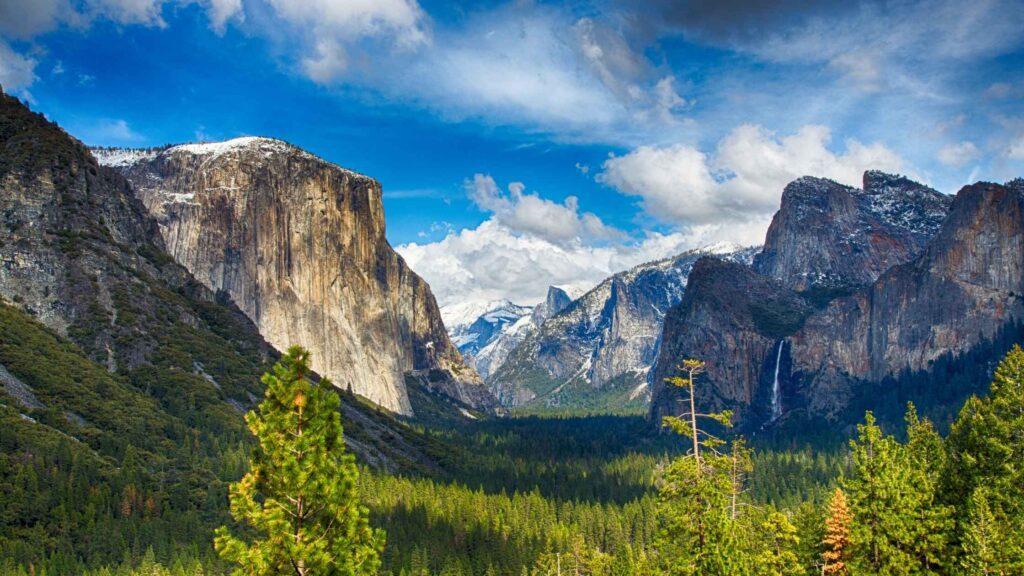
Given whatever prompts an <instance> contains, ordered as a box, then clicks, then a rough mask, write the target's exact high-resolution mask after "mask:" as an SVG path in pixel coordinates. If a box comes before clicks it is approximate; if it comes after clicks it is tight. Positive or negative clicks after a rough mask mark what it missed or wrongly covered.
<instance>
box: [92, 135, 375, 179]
mask: <svg viewBox="0 0 1024 576" xmlns="http://www.w3.org/2000/svg"><path fill="white" fill-rule="evenodd" d="M91 151H92V154H93V156H95V157H96V161H97V162H99V163H100V164H101V165H103V166H110V167H113V168H126V167H129V166H133V165H135V164H138V163H139V162H143V161H150V160H153V159H154V158H156V157H157V156H161V155H171V154H178V153H185V154H193V155H195V156H202V157H203V158H204V160H214V159H216V158H220V157H221V156H224V155H226V154H231V153H233V152H242V151H245V152H251V151H257V152H260V153H261V155H262V156H263V157H264V158H269V157H271V156H272V155H274V154H287V153H294V154H298V155H301V156H304V157H306V158H313V159H316V160H319V161H321V162H324V163H326V164H330V165H331V166H334V167H336V168H338V169H339V170H342V171H344V172H347V173H349V174H352V175H353V176H358V177H361V178H368V177H367V176H364V175H363V174H360V173H358V172H355V171H353V170H349V169H348V168H345V167H344V166H339V165H337V164H335V163H333V162H328V161H327V160H324V159H323V158H320V157H319V156H316V155H315V154H312V153H310V152H307V151H305V150H303V149H302V148H299V147H298V146H294V145H292V144H289V143H287V142H285V141H284V140H278V139H276V138H267V137H266V136H242V137H239V138H232V139H230V140H224V141H221V142H198V143H191V144H177V145H175V146H169V147H167V148H93V149H92V150H91Z"/></svg>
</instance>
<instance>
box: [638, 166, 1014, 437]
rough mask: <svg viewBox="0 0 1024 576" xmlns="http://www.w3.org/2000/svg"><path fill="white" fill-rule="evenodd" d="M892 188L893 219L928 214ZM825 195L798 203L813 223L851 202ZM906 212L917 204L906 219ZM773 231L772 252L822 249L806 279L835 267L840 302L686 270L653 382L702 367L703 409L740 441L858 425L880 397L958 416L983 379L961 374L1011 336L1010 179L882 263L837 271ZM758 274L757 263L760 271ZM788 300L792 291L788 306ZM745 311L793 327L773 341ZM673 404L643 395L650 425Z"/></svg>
mask: <svg viewBox="0 0 1024 576" xmlns="http://www.w3.org/2000/svg"><path fill="white" fill-rule="evenodd" d="M872 178H875V179H877V180H878V181H883V180H884V181H887V182H889V181H891V179H887V180H886V179H883V178H882V177H881V176H878V175H877V174H876V173H868V175H866V177H865V181H866V183H867V187H868V188H869V189H870V188H871V184H870V182H871V179H872ZM807 180H808V179H806V178H805V179H801V180H800V181H798V183H797V184H800V183H806V181H807ZM819 182H820V181H819ZM897 183H898V184H899V189H900V190H903V192H901V193H902V194H906V190H907V189H911V193H909V195H908V196H906V200H907V204H906V205H903V206H901V210H902V213H904V214H911V215H913V214H917V215H920V214H937V212H935V210H936V208H935V206H936V203H935V202H934V200H935V199H934V197H933V194H932V192H931V191H928V190H927V189H923V190H922V189H920V188H917V189H914V188H912V187H910V186H909V184H907V183H906V182H905V181H902V180H898V181H897ZM800 186H802V184H800ZM800 186H797V187H798V188H799V187H800ZM836 186H837V185H833V184H828V185H826V186H824V187H823V188H819V189H818V193H819V195H817V196H815V195H811V196H809V197H808V198H809V199H808V200H807V202H808V203H810V204H812V205H813V206H818V207H821V208H822V210H820V211H818V212H817V213H819V214H820V213H836V212H842V210H835V209H832V208H830V207H829V206H828V204H827V203H828V202H837V203H839V204H843V203H846V202H848V200H849V198H850V197H851V196H850V193H849V189H847V190H845V191H844V190H839V189H838V188H836ZM792 187H793V185H791V187H790V188H792ZM796 199H797V197H796V196H795V195H794V194H793V193H790V194H789V198H788V202H790V205H789V206H788V207H787V209H786V210H783V211H780V214H782V212H786V211H787V210H788V212H789V213H790V214H793V213H804V214H806V213H807V210H804V209H802V208H800V207H799V206H798V204H799V202H796ZM786 201H787V200H784V203H785V202H786ZM915 202H921V203H922V204H921V206H915V205H914V203H915ZM942 205H943V206H945V204H944V203H942ZM903 220H904V221H913V220H914V218H912V217H910V216H907V217H906V218H904V219H903ZM785 221H786V216H784V215H783V216H778V217H777V218H776V221H775V223H774V224H773V226H774V227H775V228H776V230H775V234H776V240H778V239H779V237H780V236H779V226H781V224H780V222H785ZM930 221H931V220H930V219H929V220H928V222H930ZM787 226H788V227H789V230H788V231H787V232H786V234H785V236H786V237H789V238H790V239H789V240H787V241H786V242H782V243H781V244H780V243H778V242H776V244H775V245H776V246H779V245H787V246H791V247H792V246H798V247H800V246H803V247H809V246H812V245H816V244H819V243H824V244H825V245H823V246H819V247H817V248H816V252H815V254H816V255H815V254H811V255H809V256H808V262H811V263H812V265H809V266H808V267H807V268H806V270H813V269H814V266H813V262H815V261H817V262H820V263H824V262H830V261H831V260H832V259H839V260H841V263H840V265H838V266H836V267H835V270H838V271H839V273H838V274H836V275H832V276H828V277H829V278H844V279H846V280H843V282H844V283H845V284H844V286H845V288H844V290H845V291H849V292H850V294H849V295H847V296H841V295H840V294H837V293H832V294H830V295H829V299H828V300H830V301H828V302H827V303H826V300H823V299H821V298H820V295H821V294H822V293H821V292H817V291H815V290H814V288H815V287H814V286H810V287H808V286H807V285H806V284H805V283H803V280H804V279H806V278H809V276H807V275H802V273H801V274H795V275H785V274H784V275H782V276H783V277H784V278H783V279H781V280H776V279H774V278H770V277H768V276H767V275H763V276H762V275H757V274H755V273H754V272H753V271H751V270H745V269H739V268H735V269H731V270H729V269H726V268H725V267H724V265H721V264H719V265H698V266H697V267H695V269H694V271H693V273H691V277H690V287H689V289H688V290H687V295H686V297H684V299H683V301H682V302H681V303H680V305H679V306H678V307H676V308H675V309H673V310H672V312H671V313H670V314H669V319H668V321H666V331H665V335H664V343H663V345H662V355H661V356H660V357H659V360H658V364H657V366H658V368H657V369H656V373H655V379H656V381H660V380H662V379H663V378H664V377H667V376H670V375H671V367H672V366H674V365H675V364H676V363H678V362H679V361H680V360H681V359H682V358H685V357H699V358H701V359H703V360H705V361H706V362H708V365H709V368H708V384H709V385H708V387H707V389H708V392H707V395H706V396H705V397H704V398H703V401H704V402H705V403H707V404H709V405H716V406H719V407H723V406H725V407H732V408H734V409H737V412H738V414H737V415H738V420H739V421H740V423H741V425H744V426H747V427H748V428H749V427H755V426H762V425H765V424H768V423H772V422H774V421H775V420H776V419H777V418H779V417H780V416H785V415H788V414H790V413H792V412H798V413H800V414H801V415H802V417H806V418H812V419H813V418H824V419H829V420H833V421H843V422H850V421H853V420H856V419H859V418H860V417H861V416H862V415H863V410H864V409H874V408H877V407H879V406H880V405H881V403H882V402H883V400H882V398H883V397H885V398H886V399H887V400H886V401H889V400H892V399H898V401H899V402H904V401H906V400H914V401H915V402H918V403H919V404H925V405H931V406H935V407H936V411H935V413H937V414H943V415H948V414H950V413H951V409H950V407H948V406H944V404H950V405H959V402H962V400H963V398H965V397H966V396H967V395H968V394H970V393H972V392H975V391H976V390H977V388H978V386H980V385H981V384H983V383H984V381H986V378H987V377H988V374H987V373H986V370H987V368H986V369H981V370H980V371H979V370H975V369H974V368H973V367H971V366H967V365H966V364H965V363H968V362H969V363H973V364H976V365H981V366H982V367H983V368H984V367H985V366H988V365H989V364H990V362H989V360H991V359H988V358H986V355H990V356H992V357H993V358H995V357H998V355H999V354H1001V353H1002V352H1005V350H1003V348H1006V347H1007V346H1008V342H1010V341H1012V339H1013V335H1014V334H1017V333H1018V332H1020V329H1019V328H1020V326H1021V325H1022V322H1024V301H1022V294H1024V272H1022V270H1024V186H1022V181H1021V180H1019V179H1018V180H1015V181H1013V182H1010V183H1008V184H1006V185H1003V186H1001V185H998V184H990V183H978V184H975V185H973V186H967V187H965V188H963V189H962V190H961V191H960V192H959V193H958V194H957V196H956V197H955V199H952V200H951V202H950V204H949V207H948V216H947V217H946V218H945V219H943V221H942V223H941V225H940V226H939V227H938V228H937V229H936V230H935V231H934V232H933V233H932V234H929V235H928V237H927V239H926V240H923V238H924V237H923V236H921V237H913V236H905V237H904V240H906V239H907V238H909V239H910V240H912V241H909V242H903V241H901V242H892V241H886V242H884V243H883V245H885V246H888V247H890V248H893V247H896V248H897V249H895V250H890V251H889V252H885V251H881V252H880V251H877V250H874V251H873V250H871V249H866V250H863V251H854V252H852V253H851V254H849V255H848V256H844V257H840V256H839V255H840V254H845V252H844V250H845V249H846V247H848V245H846V244H843V242H845V240H836V239H834V238H833V239H829V238H828V236H827V235H825V236H823V229H822V228H821V227H818V226H810V225H808V226H804V227H802V228H801V227H798V226H793V225H792V224H790V225H787ZM913 228H914V229H915V230H925V229H926V228H922V227H919V226H914V227H913ZM772 234H773V232H769V236H771V235H772ZM843 238H844V239H845V238H848V236H843ZM890 239H891V237H890ZM836 242H838V243H839V244H840V246H839V247H838V248H837V247H836V246H835V245H834V244H835V243H836ZM922 242H923V243H922ZM829 243H832V245H830V244H829ZM919 243H920V244H921V245H920V248H917V247H916V246H918V244H919ZM767 252H768V248H767V246H766V253H767ZM914 252H916V255H914V256H913V257H912V258H910V259H909V260H906V261H904V262H900V260H902V259H903V258H904V257H905V256H907V255H911V254H913V253H914ZM799 253H801V252H800V250H796V252H794V254H799ZM823 255H824V256H823ZM819 256H820V257H821V258H819V259H818V260H815V258H818V257H819ZM893 260H896V261H897V263H895V264H893V265H891V266H889V267H888V268H887V269H886V270H884V271H881V272H880V273H879V274H878V276H877V278H876V279H874V280H872V281H871V282H869V283H868V284H866V285H865V286H862V287H860V288H857V289H855V290H851V289H850V288H849V286H850V285H851V284H852V283H855V282H857V281H861V280H857V279H858V278H859V279H866V278H870V277H872V276H874V275H875V274H876V271H878V270H879V268H880V267H881V266H884V265H885V263H887V262H891V261H893ZM768 261H771V260H770V259H769V260H768ZM784 261H791V262H799V258H797V257H795V256H792V255H791V256H790V257H787V258H785V259H781V260H779V259H777V260H775V262H776V263H778V262H784ZM765 262H766V260H765V259H764V257H763V255H762V256H759V260H758V263H759V264H760V265H761V267H762V268H763V267H764V266H765ZM699 264H700V263H699ZM823 265H824V264H823ZM791 269H795V268H791ZM794 279H796V280H794ZM849 279H854V280H853V281H850V282H847V280H849ZM786 284H788V286H787V285H786ZM832 286H833V287H834V286H837V285H832ZM702 287H706V288H702ZM793 288H805V290H804V292H802V293H798V292H795V291H794V290H793ZM777 304H778V305H777ZM812 306H815V307H816V308H812ZM758 307H761V308H765V307H767V308H770V309H773V310H775V311H776V313H781V314H783V316H784V317H785V318H799V319H800V321H799V322H789V321H788V320H784V321H781V322H774V323H772V325H773V329H766V327H765V326H764V324H763V322H761V323H760V325H759V323H758V321H757V317H758V315H759V313H758V312H756V309H757V308H758ZM776 374H778V377H777V378H776ZM975 380H978V382H974V381H975ZM676 400H677V395H675V394H674V392H673V391H672V390H666V389H665V388H664V386H663V385H662V386H661V388H660V389H658V390H656V392H655V399H654V401H653V403H652V412H651V414H652V416H655V417H660V416H662V415H665V414H667V413H670V412H671V411H672V410H673V409H674V406H675V402H676ZM773 402H774V403H775V407H774V408H773ZM776 410H777V411H776ZM852 412H857V413H856V414H854V413H852Z"/></svg>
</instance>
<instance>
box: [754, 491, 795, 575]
mask: <svg viewBox="0 0 1024 576" xmlns="http://www.w3.org/2000/svg"><path fill="white" fill-rule="evenodd" d="M758 516H761V518H759V519H758V525H757V526H753V527H751V528H750V529H749V532H748V536H752V537H753V538H754V541H753V542H751V544H753V554H752V555H751V559H752V565H751V566H750V570H749V572H748V573H749V574H757V575H758V576H801V575H803V574H806V571H805V570H804V567H803V566H802V565H801V564H800V558H799V557H797V554H796V548H797V546H798V545H799V544H800V538H799V536H797V533H796V528H795V527H794V526H793V524H792V523H790V521H789V518H787V517H786V515H785V514H782V513H781V512H779V511H777V510H775V509H774V508H770V509H769V510H767V511H766V512H765V513H763V514H758Z"/></svg>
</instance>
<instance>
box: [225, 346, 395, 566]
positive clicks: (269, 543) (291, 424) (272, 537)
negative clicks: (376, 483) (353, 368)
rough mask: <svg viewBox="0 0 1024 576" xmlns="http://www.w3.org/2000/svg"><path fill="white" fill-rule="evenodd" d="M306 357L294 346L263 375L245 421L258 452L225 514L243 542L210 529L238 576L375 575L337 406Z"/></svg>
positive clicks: (376, 538)
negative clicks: (260, 395) (262, 390)
mask: <svg viewBox="0 0 1024 576" xmlns="http://www.w3.org/2000/svg"><path fill="white" fill-rule="evenodd" d="M309 373H310V368H309V353H308V352H306V351H305V350H303V349H302V348H299V347H292V348H290V349H289V350H288V353H287V354H285V355H284V356H283V357H282V358H281V360H280V361H279V362H278V363H277V364H275V365H274V368H273V371H272V372H268V373H266V374H264V376H263V384H264V385H265V386H266V397H265V399H264V400H263V402H262V403H261V404H260V406H259V412H258V413H257V412H250V413H249V414H247V415H246V418H245V420H246V422H247V423H248V424H249V430H250V431H252V434H253V435H254V436H255V437H256V440H257V442H258V443H259V448H258V449H257V450H256V451H254V453H253V458H252V461H251V463H250V470H249V472H248V473H246V475H245V476H244V477H243V478H242V480H241V481H239V482H238V483H236V484H232V486H231V515H232V517H234V519H235V520H236V521H238V522H240V523H242V524H243V525H245V526H247V527H250V528H251V529H252V530H253V531H254V532H255V533H256V534H257V536H256V538H255V539H254V540H253V541H251V542H246V541H244V540H243V539H241V538H238V537H236V536H233V535H232V534H231V532H230V530H229V529H228V528H227V527H221V528H219V529H218V530H217V537H216V539H215V541H214V544H215V547H216V549H217V551H218V552H219V553H220V555H221V556H223V557H224V558H225V559H226V560H228V561H230V562H232V563H234V564H237V565H238V568H237V569H236V570H235V571H234V574H236V575H237V576H243V575H246V574H249V575H259V574H266V575H273V574H282V573H288V574H296V575H297V576H305V575H307V574H317V575H338V576H356V575H369V574H375V573H376V572H377V568H378V567H379V565H380V559H379V555H380V551H381V548H382V547H383V545H384V535H383V533H382V532H380V531H379V530H372V529H371V528H370V525H369V512H368V511H367V509H366V508H365V507H364V506H363V505H362V504H361V503H360V502H359V495H358V493H357V491H356V481H357V479H358V476H359V473H358V470H357V468H356V465H355V459H354V458H353V457H352V455H351V454H348V453H346V452H345V444H344V440H343V437H342V427H341V418H340V415H339V413H338V410H339V407H340V401H339V399H338V395H337V394H336V393H335V392H334V389H333V386H332V384H331V383H330V381H328V380H327V379H324V380H321V381H320V382H319V383H312V382H310V380H309V379H308V375H309Z"/></svg>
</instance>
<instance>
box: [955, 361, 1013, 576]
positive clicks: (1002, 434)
mask: <svg viewBox="0 0 1024 576" xmlns="http://www.w3.org/2000/svg"><path fill="white" fill-rule="evenodd" d="M1022 407H1024V350H1021V348H1020V346H1014V347H1013V349H1012V350H1010V352H1009V353H1008V354H1007V355H1006V357H1005V358H1004V359H1003V361H1002V362H1001V363H1000V364H999V366H998V368H996V372H995V376H994V378H993V381H992V385H991V387H990V389H989V394H988V395H987V396H986V397H984V398H978V397H971V398H970V399H968V401H967V402H966V403H965V404H964V407H963V409H961V411H960V415H959V416H958V417H957V420H956V422H954V423H953V426H952V428H951V429H950V433H949V437H948V438H947V442H946V443H947V447H948V452H949V459H948V462H947V466H946V472H945V474H944V475H943V479H942V480H943V487H944V490H945V497H946V498H947V501H948V502H950V503H952V504H960V503H963V502H969V505H968V506H967V514H960V515H959V518H958V527H957V536H958V538H959V541H960V548H961V549H962V550H963V551H964V557H963V558H962V559H961V564H962V565H964V566H965V567H969V568H968V569H969V570H973V571H970V572H969V573H971V574H986V573H987V574H1024V408H1022Z"/></svg>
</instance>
